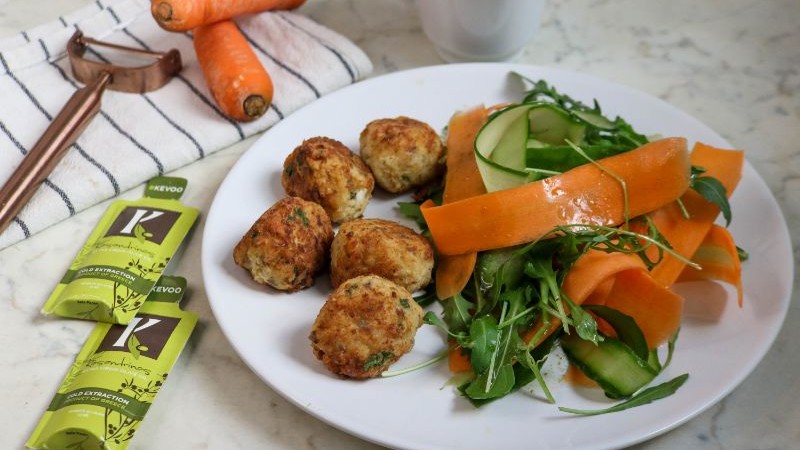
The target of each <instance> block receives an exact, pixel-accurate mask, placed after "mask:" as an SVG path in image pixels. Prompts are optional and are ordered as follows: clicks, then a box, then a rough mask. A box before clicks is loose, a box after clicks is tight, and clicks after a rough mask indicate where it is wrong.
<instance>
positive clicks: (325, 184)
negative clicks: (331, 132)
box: [281, 137, 375, 223]
mask: <svg viewBox="0 0 800 450" xmlns="http://www.w3.org/2000/svg"><path fill="white" fill-rule="evenodd" d="M281 183H282V184H283V188H284V189H285V190H286V194H287V195H292V196H296V197H300V198H304V199H306V200H309V201H312V202H316V203H319V204H320V205H322V207H323V208H324V209H325V212H327V213H328V215H329V216H330V218H331V220H332V221H333V222H334V223H340V222H344V221H345V220H350V219H355V218H357V217H361V216H362V214H364V208H366V207H367V203H368V202H369V199H370V198H371V197H372V190H373V189H374V187H375V180H374V179H373V177H372V172H370V170H369V167H367V165H366V164H364V161H362V160H361V158H360V157H359V156H358V155H356V154H355V153H353V152H351V151H350V149H348V148H347V147H346V146H345V145H344V144H342V143H341V142H339V141H337V140H334V139H329V138H326V137H313V138H310V139H306V140H305V141H303V143H302V144H300V145H299V146H298V147H297V148H295V149H294V150H293V151H292V153H291V154H289V156H287V157H286V160H285V161H284V162H283V175H282V176H281Z"/></svg>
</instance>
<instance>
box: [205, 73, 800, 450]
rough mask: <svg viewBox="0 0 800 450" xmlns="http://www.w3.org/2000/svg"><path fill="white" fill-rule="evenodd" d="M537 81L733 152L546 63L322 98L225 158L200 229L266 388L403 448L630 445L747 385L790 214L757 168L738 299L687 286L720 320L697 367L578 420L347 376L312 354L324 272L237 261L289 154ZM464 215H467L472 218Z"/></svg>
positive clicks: (738, 220)
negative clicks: (306, 277) (273, 270)
mask: <svg viewBox="0 0 800 450" xmlns="http://www.w3.org/2000/svg"><path fill="white" fill-rule="evenodd" d="M512 70H513V71H517V72H520V73H522V74H525V75H526V76H527V77H529V78H531V79H534V80H535V79H539V78H543V79H546V80H548V81H549V82H550V83H551V84H552V85H554V86H556V87H557V88H558V89H559V90H560V91H561V92H563V93H567V94H569V95H570V96H572V97H574V98H577V99H581V100H583V101H584V102H591V101H592V99H594V98H597V100H598V101H599V102H600V104H601V105H602V107H603V111H604V112H605V113H606V114H610V115H612V116H614V115H621V116H623V117H625V118H626V119H627V120H628V121H630V122H631V123H632V124H633V125H634V126H635V127H636V128H637V129H638V130H640V131H641V132H643V133H647V134H660V135H663V136H670V135H675V136H685V137H687V138H688V139H689V141H690V142H693V141H698V140H699V141H703V142H706V143H708V144H711V145H718V146H723V147H726V146H728V144H727V143H726V142H725V141H724V140H723V139H722V138H721V137H720V136H719V135H718V134H716V133H715V132H714V131H712V130H711V129H709V128H708V127H706V126H705V125H703V124H702V123H700V122H699V121H697V120H696V119H694V118H692V117H690V116H689V115H687V114H685V113H683V112H681V111H679V110H678V109H676V108H674V107H672V106H670V105H669V104H667V103H665V102H663V101H661V100H659V99H656V98H654V97H651V96H649V95H646V94H644V93H641V92H637V91H635V90H633V89H630V88H626V87H624V86H620V85H617V84H613V83H609V82H607V81H603V80H600V79H597V78H593V77H590V76H587V75H582V74H578V73H573V72H567V71H563V70H557V69H552V68H545V67H535V66H525V65H509V64H461V65H447V66H437V67H429V68H421V69H416V70H409V71H405V72H397V73H393V74H390V75H386V76H381V77H376V78H373V79H369V80H367V81H363V82H360V83H358V84H355V85H353V86H350V87H348V88H345V89H342V90H340V91H338V92H334V93H332V94H330V95H327V96H325V97H323V98H321V99H320V100H317V101H315V102H314V103H312V104H310V105H308V106H306V107H305V108H303V109H301V110H299V111H297V112H295V113H294V114H292V115H291V116H290V117H287V118H286V119H285V120H283V121H282V122H280V123H279V124H277V125H276V126H275V127H273V128H272V129H270V130H269V131H267V132H266V133H265V134H264V136H263V137H261V139H259V140H258V141H257V142H256V143H255V144H254V145H253V147H252V148H250V149H249V150H248V151H247V152H246V153H245V154H244V155H243V156H242V157H241V159H240V160H239V161H238V163H237V164H236V165H235V166H234V167H233V169H231V171H230V173H229V174H228V176H227V177H226V179H225V181H224V182H223V183H222V185H221V186H220V188H219V191H218V192H217V195H216V198H215V199H214V202H213V204H212V206H211V209H210V211H209V214H208V218H207V219H206V226H205V232H204V235H203V250H202V265H203V278H204V282H205V286H206V291H207V293H208V297H209V301H210V303H211V307H212V308H213V311H214V315H215V316H216V318H217V320H218V322H219V324H220V326H221V327H222V330H223V331H224V333H225V335H226V336H227V338H228V339H229V340H230V342H231V344H232V345H233V347H234V348H235V349H236V350H237V352H238V353H239V355H240V356H241V357H242V359H243V360H244V361H245V362H246V363H247V364H248V366H250V368H251V369H252V370H253V371H254V372H255V373H256V374H258V375H259V376H260V377H261V378H262V379H263V380H264V382H265V383H267V384H268V385H269V386H271V387H272V388H273V389H275V390H276V391H277V392H279V393H281V394H282V395H283V396H284V397H286V398H287V399H289V400H290V401H292V402H293V403H295V404H296V405H297V406H298V407H300V408H302V409H304V410H305V411H307V412H308V413H310V414H313V415H314V416H316V417H318V418H320V419H322V420H324V421H326V422H328V423H330V424H331V425H333V426H335V427H338V428H340V429H342V430H344V431H347V432H349V433H352V434H354V435H357V436H360V437H361V438H363V439H366V440H369V441H373V442H376V443H379V444H382V445H385V446H389V447H394V448H402V449H444V448H452V449H460V450H470V449H476V450H478V449H480V450H485V449H487V448H502V449H505V450H512V449H531V448H540V449H571V450H576V449H593V450H597V449H605V448H618V447H621V446H626V445H630V444H633V443H636V442H639V441H642V440H645V439H648V438H651V437H653V436H655V435H657V434H659V433H663V432H665V431H667V430H669V429H671V428H674V427H676V426H677V425H679V424H681V423H683V422H685V421H686V420H688V419H690V418H691V417H693V416H695V415H696V414H698V413H700V412H701V411H703V410H704V409H706V408H708V407H709V406H711V405H712V404H714V403H715V402H717V401H719V400H720V399H721V398H722V397H723V396H725V395H726V394H727V393H729V392H730V391H731V390H732V389H733V388H734V387H735V386H736V385H738V384H739V383H740V382H741V381H742V380H743V379H744V378H745V377H746V376H747V375H748V374H749V373H750V371H751V370H752V369H753V368H754V367H755V366H756V364H758V362H759V361H760V360H761V358H762V357H763V356H764V354H765V353H766V351H767V349H768V348H769V346H770V345H771V344H772V342H773V340H774V338H775V336H776V334H777V332H778V330H779V329H780V326H781V323H782V322H783V318H784V316H785V314H786V310H787V308H788V304H789V299H790V294H791V284H792V274H793V269H792V266H793V259H792V255H791V245H790V241H789V234H788V231H787V229H786V225H785V222H784V220H783V217H782V215H781V212H780V210H779V208H778V206H777V204H776V202H775V199H774V198H773V196H772V195H771V193H770V191H769V189H768V188H767V186H766V185H765V183H764V181H763V180H762V179H761V178H760V177H759V175H758V174H757V173H756V172H755V171H754V170H753V168H752V167H751V166H750V165H749V164H748V165H746V166H745V170H744V177H743V179H742V181H741V183H740V185H739V187H738V189H737V190H736V192H735V194H734V195H733V198H732V205H733V215H734V220H733V224H732V226H731V229H732V232H733V234H734V236H735V238H736V241H737V243H738V244H739V246H741V247H743V248H745V249H746V250H748V251H749V252H750V260H749V261H747V262H746V263H745V264H744V289H745V300H744V307H743V308H741V309H740V308H738V307H737V306H736V302H735V297H734V296H733V295H732V292H731V291H730V290H729V289H727V288H724V287H720V286H719V285H716V284H712V283H703V284H700V285H694V286H688V287H686V286H684V287H683V288H682V291H683V292H684V293H685V295H686V296H687V304H689V303H690V304H691V305H692V307H691V308H688V309H689V310H691V311H693V314H695V315H700V316H703V315H704V314H707V311H706V312H703V311H698V310H699V309H704V308H697V305H709V309H713V307H714V306H715V305H716V306H719V305H723V306H724V309H723V310H722V312H721V314H722V315H721V317H720V318H719V319H718V320H713V319H710V318H708V317H700V318H698V317H687V318H686V320H685V322H684V325H683V328H682V331H681V336H680V339H679V340H678V345H677V351H676V354H675V358H674V360H673V362H672V365H671V366H669V368H668V369H667V370H666V373H663V374H662V375H660V376H659V378H658V379H657V381H659V382H660V381H664V380H666V379H670V378H672V377H674V376H677V375H679V374H682V373H686V372H688V373H689V374H690V376H689V380H688V381H687V382H686V384H685V385H684V386H683V387H682V388H681V389H680V390H679V391H678V392H677V393H676V394H675V395H673V396H671V397H668V398H666V399H663V400H660V401H657V402H655V403H652V404H649V405H646V406H642V407H639V408H635V409H631V410H627V411H623V412H620V413H614V414H607V415H601V416H593V417H578V416H571V415H568V414H565V413H561V412H559V410H558V409H557V408H556V406H554V405H551V404H547V403H545V402H543V401H541V400H540V399H538V398H533V397H530V396H528V395H525V394H522V393H517V394H514V395H511V396H509V397H506V398H503V399H501V400H499V401H496V402H494V403H491V404H489V405H486V406H484V407H482V408H480V409H475V408H473V407H472V406H471V405H470V404H469V403H468V402H467V401H466V400H464V399H463V398H461V397H459V396H458V395H457V393H456V392H455V390H454V388H453V386H451V385H448V384H447V382H448V379H449V375H448V372H447V369H446V367H445V366H446V364H439V365H437V366H433V367H429V368H427V369H424V370H420V371H416V372H413V373H410V374H407V375H402V376H398V377H394V378H387V379H373V380H369V381H361V382H358V381H350V380H343V379H339V378H337V377H335V376H333V375H331V374H330V373H328V372H327V371H326V369H325V368H324V367H323V366H322V365H321V364H320V363H319V362H318V361H317V360H316V359H315V358H314V356H313V355H312V352H311V347H310V344H309V341H308V333H309V330H310V327H311V324H312V322H313V320H314V318H315V317H316V315H317V312H318V311H319V308H320V307H321V306H322V304H323V302H324V301H325V298H326V296H327V295H328V293H329V292H330V283H329V282H328V280H327V276H326V275H324V276H321V277H319V278H318V279H317V283H316V285H315V286H314V287H313V288H311V289H308V290H305V291H302V292H298V293H294V294H284V293H278V292H275V291H272V290H270V289H267V288H264V287H262V286H259V285H257V284H256V283H254V282H253V281H252V280H251V279H250V278H249V276H248V274H247V273H246V272H245V271H244V270H243V269H241V268H239V267H237V266H236V265H234V263H233V259H232V256H231V254H232V250H233V247H234V246H235V245H236V243H237V242H238V240H239V238H240V237H241V236H242V235H243V234H244V233H245V231H246V230H247V229H248V228H249V227H250V225H251V224H252V222H253V221H254V220H255V219H256V218H257V217H258V216H259V215H260V214H261V213H262V212H263V211H265V210H266V209H267V208H268V207H269V206H271V205H272V204H273V203H274V202H275V201H277V200H278V199H279V198H280V197H282V196H283V189H282V188H281V183H280V173H281V168H282V164H283V160H284V158H285V157H286V155H287V154H288V153H289V152H290V151H291V150H292V149H293V148H294V147H295V146H297V145H298V144H299V143H300V142H301V141H302V140H303V139H306V138H309V137H312V136H328V137H331V138H334V139H338V140H340V141H342V142H343V143H345V144H346V145H347V146H349V147H350V148H351V149H352V150H354V151H356V152H357V151H358V135H359V133H360V132H361V130H362V129H363V127H364V126H365V125H366V124H367V123H368V122H369V121H371V120H373V119H377V118H382V117H395V116H398V115H407V116H411V117H415V118H417V119H420V120H423V121H425V122H427V123H429V124H430V125H431V126H432V127H433V128H434V129H437V130H441V129H443V127H445V125H446V124H447V121H448V119H449V117H450V116H451V115H452V114H453V112H454V111H456V110H459V109H465V108H468V107H470V106H473V105H476V104H479V103H484V104H486V105H493V104H495V103H498V102H505V101H518V100H520V99H521V90H520V85H519V84H518V83H516V82H515V79H514V78H513V77H510V76H509V73H510V71H512ZM396 202H397V199H396V198H393V197H390V196H387V195H384V194H381V193H377V194H376V195H375V197H374V198H373V200H372V201H371V202H370V204H369V206H368V208H367V211H366V214H365V215H366V216H367V217H386V218H391V219H395V220H403V219H402V218H401V216H400V215H399V213H398V212H397V210H396V208H395V205H396ZM465 220H469V219H468V218H465ZM442 348H443V338H442V336H441V335H440V334H439V333H438V331H437V330H436V329H434V328H433V327H431V326H423V327H422V328H421V329H420V330H419V332H418V333H417V340H416V345H415V347H414V349H413V351H412V352H411V353H410V354H408V355H406V356H404V357H403V358H401V360H400V361H399V362H398V363H397V364H396V365H395V366H394V367H393V368H400V367H405V366H409V365H412V364H414V363H416V362H420V361H423V360H426V359H428V358H430V357H432V356H433V355H435V354H436V353H438V352H439V351H440V350H441V349H442ZM551 388H552V389H553V390H554V391H555V392H554V394H555V396H556V399H557V401H558V405H562V406H570V407H579V408H598V407H605V406H608V405H609V403H608V402H607V401H606V400H605V399H604V398H603V396H602V394H600V393H598V392H596V391H594V390H586V389H578V388H574V387H572V386H571V385H568V384H559V385H554V386H551Z"/></svg>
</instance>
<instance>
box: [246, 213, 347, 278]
mask: <svg viewBox="0 0 800 450" xmlns="http://www.w3.org/2000/svg"><path fill="white" fill-rule="evenodd" d="M332 240H333V226H332V224H331V220H330V218H328V215H327V214H326V213H325V210H323V209H322V207H321V206H319V205H318V204H316V203H314V202H309V201H306V200H303V199H302V198H297V197H284V198H282V199H281V200H279V201H278V202H277V203H275V204H274V205H272V207H271V208H269V209H268V210H267V211H266V212H264V214H262V215H261V217H259V218H258V220H256V221H255V223H254V224H253V225H252V226H251V227H250V229H249V230H248V231H247V233H246V234H245V235H244V236H243V237H242V239H241V240H240V241H239V243H238V244H237V245H236V248H235V249H234V250H233V260H234V261H235V262H236V264H237V265H239V266H241V267H243V268H245V269H247V270H248V271H249V272H250V275H251V276H252V277H253V280H255V281H256V282H258V283H261V284H266V285H269V286H272V287H274V288H275V289H279V290H282V291H296V290H299V289H303V288H307V287H309V286H311V285H313V284H314V276H315V275H316V274H318V273H319V272H320V271H321V270H322V269H323V268H324V267H325V265H326V263H327V257H328V254H329V250H330V245H331V241H332Z"/></svg>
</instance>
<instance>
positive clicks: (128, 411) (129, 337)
mask: <svg viewBox="0 0 800 450" xmlns="http://www.w3.org/2000/svg"><path fill="white" fill-rule="evenodd" d="M185 291H186V279H184V278H181V277H173V276H166V275H165V276H163V277H161V278H160V279H159V281H158V283H157V284H156V285H155V287H154V288H153V289H152V290H151V292H150V294H149V295H148V297H147V300H146V301H145V302H144V304H143V305H142V307H141V308H140V310H139V313H138V314H137V315H136V316H135V317H134V318H133V319H132V320H131V321H130V322H129V323H128V325H127V326H126V325H119V324H110V323H102V322H101V323H98V324H97V325H96V326H95V328H94V330H93V331H92V333H91V334H90V335H89V338H88V340H87V341H86V344H84V346H83V348H82V349H81V351H80V353H78V356H77V357H76V358H75V362H74V363H73V364H72V367H70V369H69V371H68V372H67V375H66V377H65V378H64V381H63V382H62V384H61V387H60V388H59V389H58V391H57V393H56V395H55V396H54V397H53V400H52V401H51V402H50V406H48V408H47V411H45V413H44V415H43V416H42V419H41V420H40V421H39V423H38V424H37V426H36V428H35V429H34V431H33V434H32V435H31V437H30V439H29V440H28V442H27V443H26V446H27V447H29V448H33V449H83V450H101V449H102V450H123V449H125V448H126V447H127V446H128V443H129V442H130V440H131V439H132V438H133V436H134V434H135V433H136V430H137V429H138V427H139V424H140V423H141V421H142V419H143V418H144V415H145V413H147V410H148V409H149V408H150V405H151V404H152V403H153V400H155V397H156V395H157V394H158V392H159V390H160V389H161V387H162V386H163V385H164V382H165V381H166V379H167V374H168V373H169V371H170V369H171V368H172V366H173V364H174V363H175V361H176V360H177V358H178V355H180V353H181V351H182V350H183V347H184V345H185V344H186V342H187V341H188V339H189V336H190V335H191V333H192V330H193V329H194V327H195V325H196V323H197V316H196V315H195V314H194V313H192V312H189V311H184V310H182V309H181V308H180V306H179V302H180V301H181V299H182V297H183V294H184V292H185Z"/></svg>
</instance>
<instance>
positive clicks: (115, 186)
mask: <svg viewBox="0 0 800 450" xmlns="http://www.w3.org/2000/svg"><path fill="white" fill-rule="evenodd" d="M237 22H238V24H239V27H240V28H241V29H242V31H243V33H244V35H245V36H246V38H247V39H248V41H249V42H250V44H251V46H252V47H253V48H254V50H255V52H256V54H257V55H258V57H259V58H260V59H261V61H262V63H263V64H264V65H265V67H266V68H267V70H268V71H269V73H270V75H271V76H272V81H273V84H274V86H275V98H274V100H273V104H272V106H271V107H270V109H269V111H268V112H267V114H265V115H264V116H263V117H261V118H260V119H259V120H257V121H255V122H250V123H238V122H235V121H233V120H230V119H228V118H226V117H225V116H224V115H223V114H222V113H221V111H220V110H219V109H218V108H217V106H216V105H215V104H214V102H213V100H212V99H211V96H210V94H209V92H208V89H207V88H206V86H205V83H204V81H203V77H202V73H201V72H200V69H199V67H198V65H197V60H196V58H195V55H194V50H193V48H192V40H191V34H190V33H169V32H166V31H164V30H162V29H161V28H159V27H158V26H157V25H156V24H155V22H154V20H153V18H152V17H151V15H150V3H149V1H147V0H98V1H96V2H94V3H92V4H89V5H87V6H86V7H84V8H82V9H80V10H78V11H76V12H75V13H73V14H70V15H66V16H63V17H60V18H59V19H58V20H57V21H55V22H53V23H49V24H45V25H41V26H39V27H36V28H33V29H31V30H27V31H24V32H22V33H19V35H16V36H13V37H12V38H9V39H6V40H5V41H2V42H0V183H5V181H6V180H7V179H8V178H9V177H10V176H11V174H12V172H13V170H14V169H15V168H16V167H17V166H18V165H19V163H20V162H21V160H22V158H23V156H24V155H25V154H26V153H27V151H28V149H30V148H31V147H32V146H33V145H34V144H35V143H36V141H37V140H38V139H39V137H40V136H41V134H42V133H43V132H44V130H45V129H46V128H47V126H48V124H49V123H50V121H51V120H52V119H53V117H55V116H56V115H57V114H58V112H59V111H60V110H61V107H62V106H63V105H64V103H65V102H66V101H67V99H68V98H69V97H70V96H71V95H72V94H73V92H74V91H75V90H76V89H78V88H79V87H81V84H80V83H79V82H78V81H76V80H75V78H74V77H73V76H72V74H71V69H70V66H69V61H68V58H67V57H66V55H65V45H66V43H67V40H68V39H69V38H70V37H71V36H72V34H73V33H74V32H75V30H76V29H80V30H81V31H83V33H84V35H86V36H89V37H93V38H95V39H100V40H103V41H106V42H113V43H118V44H121V45H124V46H128V47H138V48H144V49H151V50H157V51H166V50H168V49H170V48H177V49H178V50H179V51H180V53H181V56H182V58H183V63H184V68H183V70H182V71H181V72H180V74H179V75H178V76H177V77H176V78H174V79H173V80H172V81H171V82H169V83H168V84H167V85H166V86H164V87H162V88H161V89H159V90H157V91H153V92H149V93H144V94H127V93H121V92H114V91H110V90H107V91H106V92H105V94H104V95H103V106H102V109H101V111H100V113H99V114H98V115H97V116H96V117H95V118H94V120H93V121H92V123H91V124H89V126H88V127H87V128H86V130H85V131H84V132H83V134H82V135H81V136H80V138H79V139H78V140H77V142H76V143H75V144H74V145H73V146H72V148H71V149H69V151H68V152H67V154H66V156H65V157H64V159H62V160H61V163H60V164H59V165H58V167H57V168H56V169H55V171H54V172H53V173H52V174H51V175H50V176H49V177H48V178H47V180H46V181H45V183H44V184H43V185H42V186H41V187H40V188H39V189H38V190H37V192H36V194H34V196H33V198H32V199H31V201H30V202H29V203H28V205H27V206H26V207H25V209H23V211H22V212H21V213H20V214H19V215H18V217H16V219H15V220H14V222H13V223H12V224H11V225H10V226H9V228H8V229H7V230H6V231H5V232H4V233H2V234H0V248H4V247H7V246H9V245H11V244H13V243H15V242H18V241H20V240H22V239H24V238H26V237H29V236H31V235H32V234H34V233H36V232H37V231H40V230H42V229H44V228H46V227H48V226H50V225H52V224H55V223H57V222H59V221H61V220H63V219H65V218H67V217H69V216H71V215H73V214H75V213H76V212H78V211H81V210H82V209H85V208H87V207H89V206H91V205H94V204H96V203H98V202H100V201H102V200H105V199H107V198H110V197H113V196H116V195H118V194H119V193H120V192H122V191H125V190H127V189H129V188H132V187H134V186H136V185H138V184H140V183H142V182H144V181H146V180H148V179H149V178H151V177H153V176H155V175H157V174H162V173H165V172H169V171H171V170H173V169H176V168H178V167H181V166H183V165H185V164H188V163H190V162H193V161H195V160H197V159H200V158H203V157H204V156H206V155H208V154H210V153H211V152H214V151H216V150H219V149H221V148H224V147H226V146H229V145H231V144H233V143H235V142H238V141H240V140H242V139H244V138H246V137H248V136H250V135H252V134H254V133H257V132H259V131H262V130H264V129H266V128H268V127H270V126H271V125H273V124H275V123H276V122H277V121H279V120H281V119H282V118H283V117H285V116H286V115H287V114H290V113H291V112H292V111H295V110H296V109H298V108H299V107H300V106H302V105H304V104H306V103H309V102H311V101H313V100H314V99H316V98H319V97H320V96H322V95H324V94H326V93H328V92H331V91H333V90H336V89H338V88H341V87H343V86H345V85H348V84H351V83H354V82H356V81H358V80H359V79H361V78H363V77H365V76H367V75H369V74H370V72H371V71H372V64H371V63H370V61H369V59H368V58H367V56H366V55H365V54H364V53H363V52H362V51H361V50H360V49H359V48H358V47H356V46H355V45H354V44H353V43H352V42H350V41H349V40H347V39H346V38H344V37H343V36H341V35H339V34H338V33H336V32H334V31H332V30H330V29H328V28H325V27H323V26H321V25H319V24H317V23H316V22H314V21H313V20H311V19H309V18H307V17H305V16H303V15H302V9H301V10H298V11H293V12H288V11H281V12H268V13H261V14H256V15H252V16H245V17H242V18H240V19H237ZM88 53H91V57H92V58H96V59H99V60H109V59H112V58H114V57H115V56H118V55H119V53H116V54H115V53H114V52H113V50H105V48H103V47H95V48H92V47H90V49H89V52H88ZM116 59H117V60H118V58H116ZM114 62H117V61H116V60H115V61H114Z"/></svg>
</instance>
